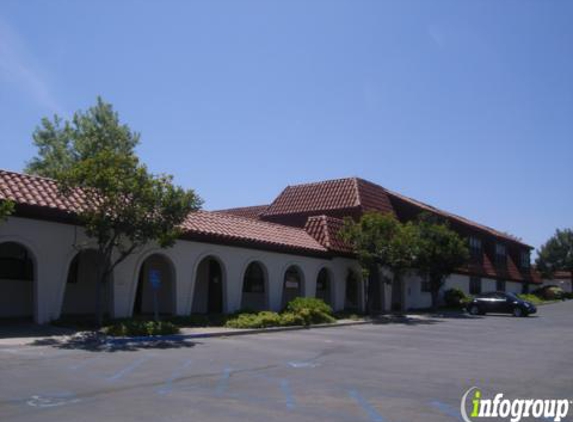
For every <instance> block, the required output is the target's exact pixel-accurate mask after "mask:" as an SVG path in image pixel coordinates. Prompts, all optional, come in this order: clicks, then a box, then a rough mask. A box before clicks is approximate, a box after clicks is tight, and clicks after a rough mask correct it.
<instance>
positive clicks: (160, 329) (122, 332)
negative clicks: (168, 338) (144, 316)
mask: <svg viewBox="0 0 573 422" xmlns="http://www.w3.org/2000/svg"><path fill="white" fill-rule="evenodd" d="M103 332H104V333H106V334H108V335H110V336H121V337H124V336H160V335H169V334H177V333H179V327H177V326H176V325H174V324H173V323H171V322H168V321H159V322H155V321H141V320H132V319H129V320H122V321H116V322H114V323H113V324H112V325H108V326H107V327H104V328H103Z"/></svg>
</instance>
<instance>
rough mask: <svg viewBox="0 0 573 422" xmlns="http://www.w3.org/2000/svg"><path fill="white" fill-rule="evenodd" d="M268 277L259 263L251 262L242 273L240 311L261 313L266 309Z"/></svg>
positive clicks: (265, 269)
mask: <svg viewBox="0 0 573 422" xmlns="http://www.w3.org/2000/svg"><path fill="white" fill-rule="evenodd" d="M268 280H269V277H268V271H267V268H266V267H265V266H264V265H263V263H262V262H260V261H251V262H250V263H249V264H248V265H247V267H246V268H245V271H243V284H242V289H241V309H249V310H253V311H262V310H265V309H268V306H269V304H268V293H269V281H268Z"/></svg>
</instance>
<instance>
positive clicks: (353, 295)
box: [344, 270, 363, 312]
mask: <svg viewBox="0 0 573 422" xmlns="http://www.w3.org/2000/svg"><path fill="white" fill-rule="evenodd" d="M362 293H363V292H362V281H361V278H360V277H359V276H358V274H357V273H356V271H353V270H348V274H347V276H346V286H345V295H344V309H345V310H347V311H355V312H359V311H361V310H362Z"/></svg>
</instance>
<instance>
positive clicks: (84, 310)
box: [62, 249, 113, 316]
mask: <svg viewBox="0 0 573 422" xmlns="http://www.w3.org/2000/svg"><path fill="white" fill-rule="evenodd" d="M101 264H102V262H101V257H100V255H99V254H98V252H97V251H95V250H92V249H88V250H85V251H81V252H78V253H77V254H76V256H75V257H74V259H73V260H72V262H71V263H70V267H69V269H68V277H67V280H66V289H65V292H64V301H63V303H62V316H66V315H88V314H90V315H93V314H95V312H96V295H97V283H98V279H97V277H98V274H97V271H98V266H99V265H101ZM112 283H113V281H112V280H108V282H107V283H106V284H105V286H104V288H103V289H102V290H103V291H102V292H101V294H102V302H101V303H102V306H103V312H104V314H106V313H109V310H110V306H109V305H110V300H109V299H110V294H111V285H112Z"/></svg>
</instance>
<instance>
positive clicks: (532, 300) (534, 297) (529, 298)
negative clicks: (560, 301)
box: [517, 293, 543, 305]
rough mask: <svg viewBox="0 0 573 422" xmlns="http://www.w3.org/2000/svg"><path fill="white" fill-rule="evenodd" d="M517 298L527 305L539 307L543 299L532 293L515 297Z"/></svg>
mask: <svg viewBox="0 0 573 422" xmlns="http://www.w3.org/2000/svg"><path fill="white" fill-rule="evenodd" d="M517 297H519V298H520V299H522V300H525V301H527V302H529V303H533V304H534V305H539V304H540V303H543V299H541V298H540V297H539V296H537V295H534V294H533V293H523V294H520V295H517Z"/></svg>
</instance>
